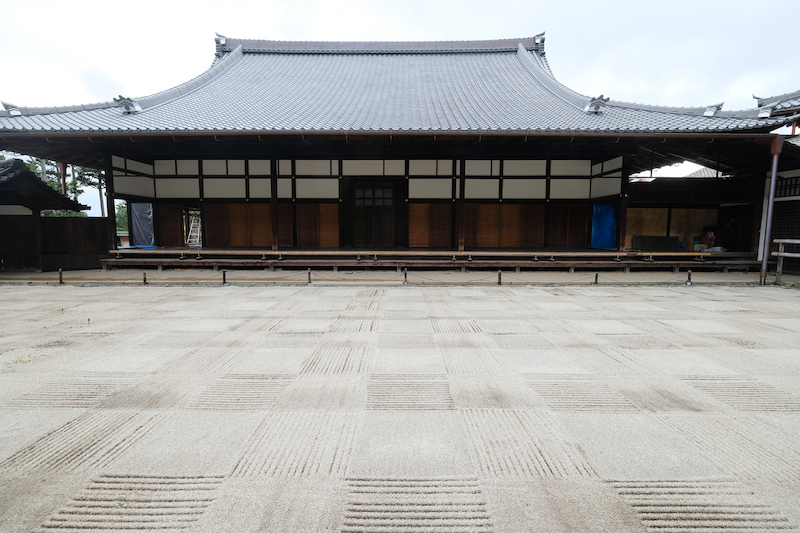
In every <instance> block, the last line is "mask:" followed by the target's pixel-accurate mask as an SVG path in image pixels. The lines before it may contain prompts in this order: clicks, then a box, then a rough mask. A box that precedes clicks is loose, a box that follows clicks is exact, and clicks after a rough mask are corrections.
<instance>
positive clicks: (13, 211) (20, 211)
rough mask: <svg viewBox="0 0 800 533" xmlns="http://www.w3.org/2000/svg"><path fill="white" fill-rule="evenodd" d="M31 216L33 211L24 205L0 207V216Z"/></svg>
mask: <svg viewBox="0 0 800 533" xmlns="http://www.w3.org/2000/svg"><path fill="white" fill-rule="evenodd" d="M32 214H33V211H31V210H30V209H28V208H27V207H25V206H24V205H0V216H2V215H7V216H28V215H32Z"/></svg>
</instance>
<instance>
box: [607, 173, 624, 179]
mask: <svg viewBox="0 0 800 533" xmlns="http://www.w3.org/2000/svg"><path fill="white" fill-rule="evenodd" d="M606 177H607V178H621V177H622V172H612V173H611V174H606Z"/></svg>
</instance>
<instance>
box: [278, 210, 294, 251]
mask: <svg viewBox="0 0 800 533" xmlns="http://www.w3.org/2000/svg"><path fill="white" fill-rule="evenodd" d="M293 226H294V224H293V223H292V204H291V203H288V202H281V203H279V204H278V245H280V246H294V228H293Z"/></svg>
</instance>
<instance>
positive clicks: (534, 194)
mask: <svg viewBox="0 0 800 533" xmlns="http://www.w3.org/2000/svg"><path fill="white" fill-rule="evenodd" d="M546 197H547V180H546V179H544V178H542V179H525V178H513V179H504V180H503V199H508V200H539V199H543V198H546Z"/></svg>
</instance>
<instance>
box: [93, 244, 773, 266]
mask: <svg viewBox="0 0 800 533" xmlns="http://www.w3.org/2000/svg"><path fill="white" fill-rule="evenodd" d="M109 254H110V256H111V257H109V258H107V259H104V260H103V262H102V264H103V268H104V269H107V268H126V267H127V268H129V267H137V268H139V267H149V268H157V269H159V270H161V269H163V268H210V269H214V270H218V269H220V268H222V269H227V268H249V269H269V270H275V269H313V270H318V269H333V270H334V271H336V270H338V269H340V268H346V269H370V268H375V269H397V270H398V271H402V270H403V269H434V270H449V269H460V270H462V271H466V270H473V269H474V270H479V269H483V270H515V271H517V272H519V271H520V270H569V271H570V272H574V271H575V270H624V271H626V272H629V271H631V270H672V271H674V272H679V271H680V270H723V271H726V272H727V271H728V270H752V269H758V268H759V263H758V261H756V260H755V257H754V254H739V253H730V252H722V253H709V252H642V251H625V252H615V251H595V250H581V251H574V250H570V251H557V250H538V251H533V250H526V251H509V250H475V251H464V252H456V251H452V250H281V251H275V250H256V249H210V248H158V249H139V248H127V249H120V250H111V251H110V252H109Z"/></svg>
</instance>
